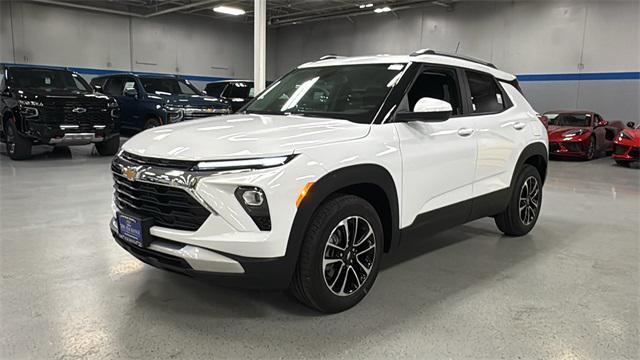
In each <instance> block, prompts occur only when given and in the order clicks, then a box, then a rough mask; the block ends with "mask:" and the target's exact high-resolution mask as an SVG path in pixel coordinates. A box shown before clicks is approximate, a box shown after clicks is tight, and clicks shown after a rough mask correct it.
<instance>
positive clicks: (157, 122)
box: [144, 117, 162, 130]
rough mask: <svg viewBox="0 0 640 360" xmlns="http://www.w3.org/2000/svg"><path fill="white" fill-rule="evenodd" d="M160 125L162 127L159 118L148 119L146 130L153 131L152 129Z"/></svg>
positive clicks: (145, 124) (145, 125)
mask: <svg viewBox="0 0 640 360" xmlns="http://www.w3.org/2000/svg"><path fill="white" fill-rule="evenodd" d="M160 125H162V123H161V122H160V120H158V119H157V118H154V117H152V118H149V119H147V121H145V122H144V130H147V129H151V128H154V127H158V126H160Z"/></svg>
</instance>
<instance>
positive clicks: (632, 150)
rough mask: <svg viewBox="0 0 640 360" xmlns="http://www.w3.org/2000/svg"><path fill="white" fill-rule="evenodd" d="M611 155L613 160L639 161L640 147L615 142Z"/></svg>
mask: <svg viewBox="0 0 640 360" xmlns="http://www.w3.org/2000/svg"><path fill="white" fill-rule="evenodd" d="M611 157H612V158H613V159H615V160H626V161H640V147H637V146H636V147H634V146H626V145H621V144H615V145H614V147H613V154H612V155H611Z"/></svg>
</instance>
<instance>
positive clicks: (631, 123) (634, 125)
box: [627, 121, 636, 129]
mask: <svg viewBox="0 0 640 360" xmlns="http://www.w3.org/2000/svg"><path fill="white" fill-rule="evenodd" d="M627 126H628V127H630V128H632V129H633V128H634V127H636V123H634V122H633V121H629V122H628V123H627Z"/></svg>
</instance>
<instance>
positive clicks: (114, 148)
mask: <svg viewBox="0 0 640 360" xmlns="http://www.w3.org/2000/svg"><path fill="white" fill-rule="evenodd" d="M119 149H120V136H114V137H112V138H110V139H108V140H105V141H103V142H99V143H96V150H98V154H100V155H101V156H113V155H115V154H116V153H117V152H118V150H119Z"/></svg>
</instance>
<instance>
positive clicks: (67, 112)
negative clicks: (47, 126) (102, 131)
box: [40, 105, 111, 130]
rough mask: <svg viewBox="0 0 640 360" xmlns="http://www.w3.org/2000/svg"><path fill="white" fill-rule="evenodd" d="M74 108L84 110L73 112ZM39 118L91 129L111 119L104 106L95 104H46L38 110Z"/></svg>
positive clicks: (81, 128)
mask: <svg viewBox="0 0 640 360" xmlns="http://www.w3.org/2000/svg"><path fill="white" fill-rule="evenodd" d="M75 108H84V109H85V110H86V111H85V112H81V113H78V112H73V109H75ZM40 120H41V121H43V122H46V123H57V124H69V125H79V126H80V127H79V129H78V130H93V125H104V124H108V123H109V122H110V121H111V113H110V111H109V109H107V108H105V107H96V106H73V105H65V106H64V107H53V106H46V107H44V108H43V109H42V111H41V112H40Z"/></svg>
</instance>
